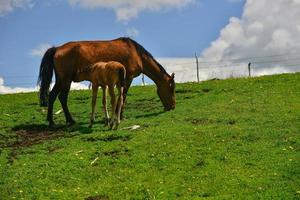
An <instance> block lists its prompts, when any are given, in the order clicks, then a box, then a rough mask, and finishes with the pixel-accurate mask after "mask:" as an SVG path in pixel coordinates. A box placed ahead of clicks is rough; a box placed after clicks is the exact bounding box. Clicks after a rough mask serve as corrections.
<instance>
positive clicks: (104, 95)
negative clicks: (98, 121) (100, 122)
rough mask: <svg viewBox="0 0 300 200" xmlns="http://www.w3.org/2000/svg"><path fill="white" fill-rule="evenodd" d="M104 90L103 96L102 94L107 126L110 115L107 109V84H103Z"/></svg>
mask: <svg viewBox="0 0 300 200" xmlns="http://www.w3.org/2000/svg"><path fill="white" fill-rule="evenodd" d="M101 88H102V91H103V96H102V106H103V112H104V121H105V126H107V125H108V124H109V115H108V111H107V105H106V97H107V96H106V90H107V86H106V85H105V86H101Z"/></svg>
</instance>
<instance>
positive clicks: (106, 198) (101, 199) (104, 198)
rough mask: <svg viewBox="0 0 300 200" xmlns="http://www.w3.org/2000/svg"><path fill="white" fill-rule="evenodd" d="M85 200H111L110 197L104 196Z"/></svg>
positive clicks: (90, 197)
mask: <svg viewBox="0 0 300 200" xmlns="http://www.w3.org/2000/svg"><path fill="white" fill-rule="evenodd" d="M84 200H109V197H107V196H103V195H98V196H89V197H87V198H85V199H84Z"/></svg>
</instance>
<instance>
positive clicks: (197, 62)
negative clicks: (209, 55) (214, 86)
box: [195, 53, 200, 83]
mask: <svg viewBox="0 0 300 200" xmlns="http://www.w3.org/2000/svg"><path fill="white" fill-rule="evenodd" d="M195 58H196V64H197V82H198V83H199V82H200V80H199V61H198V56H197V53H195Z"/></svg>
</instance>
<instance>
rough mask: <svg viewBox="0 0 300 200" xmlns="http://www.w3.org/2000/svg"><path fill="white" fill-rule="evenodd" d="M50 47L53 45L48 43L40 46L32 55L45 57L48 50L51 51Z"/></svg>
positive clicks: (32, 51) (33, 50) (31, 52)
mask: <svg viewBox="0 0 300 200" xmlns="http://www.w3.org/2000/svg"><path fill="white" fill-rule="evenodd" d="M50 47H51V45H50V44H47V43H43V44H40V45H39V46H37V47H35V48H34V49H32V50H31V51H30V55H32V56H38V57H43V55H44V54H45V52H46V51H47V49H49V48H50Z"/></svg>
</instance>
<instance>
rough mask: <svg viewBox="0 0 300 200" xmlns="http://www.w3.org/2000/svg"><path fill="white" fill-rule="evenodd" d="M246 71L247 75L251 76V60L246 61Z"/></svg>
mask: <svg viewBox="0 0 300 200" xmlns="http://www.w3.org/2000/svg"><path fill="white" fill-rule="evenodd" d="M248 73H249V77H251V62H249V63H248Z"/></svg>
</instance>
